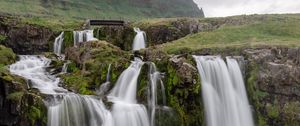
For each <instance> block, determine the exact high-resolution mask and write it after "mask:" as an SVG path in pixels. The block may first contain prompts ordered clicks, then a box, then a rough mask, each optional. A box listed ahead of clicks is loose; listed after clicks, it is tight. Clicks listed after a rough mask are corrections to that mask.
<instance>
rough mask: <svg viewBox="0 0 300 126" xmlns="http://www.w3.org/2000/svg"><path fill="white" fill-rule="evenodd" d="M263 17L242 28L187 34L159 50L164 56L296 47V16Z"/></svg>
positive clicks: (299, 36)
mask: <svg viewBox="0 0 300 126" xmlns="http://www.w3.org/2000/svg"><path fill="white" fill-rule="evenodd" d="M264 16H265V19H263V20H256V21H252V22H249V23H244V24H242V25H231V24H229V25H226V24H225V25H223V26H222V27H221V28H219V29H217V30H214V31H211V32H201V33H197V34H192V35H188V36H187V37H184V38H181V39H179V40H176V41H173V42H170V43H166V44H163V45H162V46H161V47H162V50H163V51H166V52H168V53H174V52H178V51H180V50H190V51H195V50H199V49H203V48H226V47H257V46H262V45H268V46H289V47H300V16H299V15H277V17H276V16H274V15H264ZM232 18H238V17H232ZM240 18H241V17H240ZM221 19H222V18H221ZM221 19H220V20H221ZM205 20H210V19H205ZM214 20H216V19H214Z"/></svg>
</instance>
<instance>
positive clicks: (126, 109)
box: [108, 58, 150, 126]
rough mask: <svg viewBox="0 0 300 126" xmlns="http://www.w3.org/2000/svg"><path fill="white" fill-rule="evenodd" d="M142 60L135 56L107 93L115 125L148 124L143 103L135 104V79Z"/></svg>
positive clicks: (144, 125)
mask: <svg viewBox="0 0 300 126" xmlns="http://www.w3.org/2000/svg"><path fill="white" fill-rule="evenodd" d="M143 64H144V62H142V61H141V60H140V59H138V58H135V60H134V61H132V63H131V65H130V66H129V67H128V68H127V69H126V70H125V71H124V72H123V73H122V74H121V75H120V77H119V79H118V81H117V83H116V84H115V87H114V88H113V89H112V91H111V93H110V94H109V95H108V99H109V100H110V101H112V102H113V103H114V104H113V107H112V115H113V117H114V120H115V125H116V126H149V125H150V124H149V118H148V114H147V110H146V108H145V106H144V105H141V104H137V100H136V90H137V84H138V82H137V80H138V76H139V74H140V71H141V68H142V66H143Z"/></svg>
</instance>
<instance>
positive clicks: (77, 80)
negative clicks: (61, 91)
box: [63, 74, 95, 95]
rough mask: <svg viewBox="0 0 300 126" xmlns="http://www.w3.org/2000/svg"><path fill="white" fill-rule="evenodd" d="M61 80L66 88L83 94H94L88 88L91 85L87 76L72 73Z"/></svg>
mask: <svg viewBox="0 0 300 126" xmlns="http://www.w3.org/2000/svg"><path fill="white" fill-rule="evenodd" d="M63 80H64V84H65V86H67V88H68V89H73V90H74V91H77V92H78V93H80V94H84V95H93V94H95V93H94V92H93V91H91V90H89V89H88V88H89V87H90V85H91V80H89V78H87V77H84V76H82V75H80V74H78V75H76V74H73V75H71V76H64V77H63Z"/></svg>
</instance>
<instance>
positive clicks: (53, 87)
mask: <svg viewBox="0 0 300 126" xmlns="http://www.w3.org/2000/svg"><path fill="white" fill-rule="evenodd" d="M50 62H51V60H49V59H47V58H45V57H43V56H25V55H23V56H20V61H18V62H16V63H15V64H12V65H11V66H10V72H11V73H13V74H16V75H19V76H21V77H24V78H26V79H27V80H28V81H29V82H30V85H31V87H33V88H37V89H39V91H40V92H41V93H44V94H57V92H66V90H65V89H63V88H61V87H58V83H59V81H60V80H59V78H56V77H55V76H52V75H50V74H48V73H47V72H46V70H45V67H48V66H49V64H50Z"/></svg>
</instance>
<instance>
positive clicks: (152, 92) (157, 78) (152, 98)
mask: <svg viewBox="0 0 300 126" xmlns="http://www.w3.org/2000/svg"><path fill="white" fill-rule="evenodd" d="M149 66H150V70H149V78H150V81H149V84H148V106H149V113H150V124H151V126H155V113H156V109H157V106H158V100H159V99H158V93H159V92H158V91H157V89H158V87H160V90H161V96H162V103H163V107H164V106H166V93H165V87H164V85H163V82H162V80H161V73H160V72H158V71H157V69H156V66H155V64H154V63H152V62H151V63H150V64H149Z"/></svg>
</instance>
